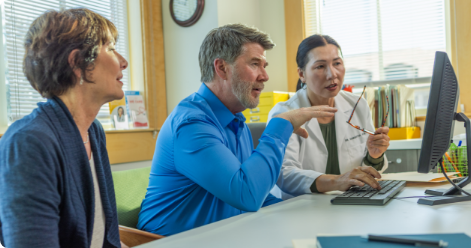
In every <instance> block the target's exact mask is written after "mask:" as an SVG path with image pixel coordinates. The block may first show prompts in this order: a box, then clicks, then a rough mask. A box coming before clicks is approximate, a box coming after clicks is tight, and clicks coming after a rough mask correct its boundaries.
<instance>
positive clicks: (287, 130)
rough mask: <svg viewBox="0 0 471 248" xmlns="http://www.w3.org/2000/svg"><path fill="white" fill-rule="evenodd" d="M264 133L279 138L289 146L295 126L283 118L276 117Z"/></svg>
mask: <svg viewBox="0 0 471 248" xmlns="http://www.w3.org/2000/svg"><path fill="white" fill-rule="evenodd" d="M263 133H264V134H269V136H271V137H276V138H279V139H280V140H281V142H283V144H288V141H289V138H290V137H291V134H292V133H293V125H292V124H291V122H289V121H287V120H285V119H283V118H279V117H275V118H273V119H271V120H270V122H269V123H268V125H267V127H266V128H265V131H264V132H263Z"/></svg>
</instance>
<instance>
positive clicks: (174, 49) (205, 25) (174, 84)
mask: <svg viewBox="0 0 471 248" xmlns="http://www.w3.org/2000/svg"><path fill="white" fill-rule="evenodd" d="M169 2H170V0H163V1H162V18H163V30H164V49H165V75H166V76H165V81H166V86H167V110H168V114H170V113H171V112H172V110H173V109H174V108H175V106H176V105H177V104H178V103H179V102H180V101H181V100H182V99H184V98H185V97H187V96H189V95H190V94H192V93H194V92H195V91H197V90H198V88H199V87H200V84H201V83H200V82H201V81H200V78H201V73H200V69H199V64H198V52H199V48H200V45H201V43H202V42H203V39H204V37H205V36H206V34H207V33H208V32H209V31H210V30H211V29H213V28H216V27H217V24H218V15H217V2H216V1H215V0H209V1H205V6H204V11H203V15H202V16H201V19H200V20H199V21H198V22H197V23H196V24H195V25H193V26H191V27H186V28H184V27H180V26H178V25H177V24H176V23H175V22H174V21H173V19H172V17H171V15H170V10H169Z"/></svg>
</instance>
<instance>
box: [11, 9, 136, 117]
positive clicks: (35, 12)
mask: <svg viewBox="0 0 471 248" xmlns="http://www.w3.org/2000/svg"><path fill="white" fill-rule="evenodd" d="M126 4H127V2H126V0H86V1H85V0H73V1H72V0H5V1H4V9H5V14H4V15H3V16H4V20H3V23H4V24H3V25H4V29H3V30H4V34H3V35H4V46H5V48H6V49H5V51H6V56H5V57H6V58H5V60H6V68H5V82H6V86H7V111H8V119H9V122H10V123H11V122H14V121H15V120H18V119H21V118H22V117H24V116H26V115H28V114H29V113H31V111H32V110H33V109H35V108H36V107H37V105H36V104H37V103H38V102H40V101H46V99H44V98H42V97H41V95H40V94H39V93H38V92H36V91H35V90H34V89H33V88H32V87H31V85H30V84H29V82H28V80H27V79H26V77H25V75H24V74H23V56H24V48H23V44H24V37H25V35H26V32H27V30H28V28H29V26H30V24H31V23H32V22H33V20H34V19H36V18H37V17H38V16H39V15H41V14H42V13H44V12H45V11H47V10H51V9H54V10H60V9H61V8H78V7H84V8H88V9H90V10H92V11H94V12H96V13H98V14H100V15H102V16H104V17H106V18H107V19H108V20H110V21H111V22H113V23H114V25H115V26H116V28H117V29H118V34H119V37H118V42H117V44H116V49H117V51H118V52H119V53H120V54H121V55H122V56H123V57H125V58H128V57H129V56H128V54H129V45H128V43H129V42H128V26H127V20H128V18H127V6H126ZM121 81H122V82H123V83H124V86H123V90H126V89H128V85H129V69H126V70H124V71H123V79H122V80H121ZM109 116H110V114H109V108H108V104H105V105H103V107H102V108H101V109H100V112H99V113H98V118H99V119H100V120H109Z"/></svg>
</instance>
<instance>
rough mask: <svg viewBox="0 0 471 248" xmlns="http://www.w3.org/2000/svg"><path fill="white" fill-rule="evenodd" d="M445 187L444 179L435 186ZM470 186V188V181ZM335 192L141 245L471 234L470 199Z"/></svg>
mask: <svg viewBox="0 0 471 248" xmlns="http://www.w3.org/2000/svg"><path fill="white" fill-rule="evenodd" d="M428 185H430V184H428ZM447 187H448V184H441V185H440V186H435V187H434V188H447ZM426 188H433V187H430V186H425V187H424V185H423V184H409V185H408V186H407V187H406V188H404V189H403V191H402V192H400V193H399V194H398V195H397V197H405V196H420V195H424V190H425V189H426ZM466 188H467V189H468V190H471V186H468V187H466ZM332 197H333V196H332V195H328V194H311V195H303V196H300V197H296V198H293V199H290V200H287V201H284V202H281V203H278V204H275V205H272V206H268V207H265V208H262V209H261V210H259V211H258V212H255V213H245V214H241V215H238V216H235V217H232V218H229V219H225V220H222V221H219V222H215V223H212V224H209V225H206V226H202V227H199V228H195V229H193V230H189V231H186V232H183V233H180V234H176V235H173V236H170V237H167V238H163V239H160V240H157V241H154V242H151V243H148V244H144V245H142V246H139V247H140V248H151V247H156V248H166V247H192V248H193V247H204V248H212V247H214V248H221V247H225V248H231V247H234V248H235V247H237V248H239V247H270V248H271V247H273V248H276V247H279V248H290V247H293V245H292V243H291V240H292V239H308V238H314V237H315V236H316V234H354V235H363V234H367V233H377V234H415V233H453V232H455V233H456V232H464V233H466V234H467V235H469V236H471V225H470V224H469V220H470V219H471V201H470V202H461V203H455V204H446V205H439V206H433V207H431V206H425V205H419V204H417V199H416V198H412V199H400V200H396V199H393V200H391V201H390V202H389V203H387V204H386V205H385V206H354V205H350V206H341V205H332V204H330V199H331V198H332Z"/></svg>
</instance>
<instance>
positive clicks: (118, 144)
mask: <svg viewBox="0 0 471 248" xmlns="http://www.w3.org/2000/svg"><path fill="white" fill-rule="evenodd" d="M156 137H157V133H156V132H155V133H154V131H146V132H126V133H106V149H107V150H108V157H109V159H110V163H111V164H118V163H128V162H136V161H145V160H152V158H153V156H154V151H155V141H156Z"/></svg>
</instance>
